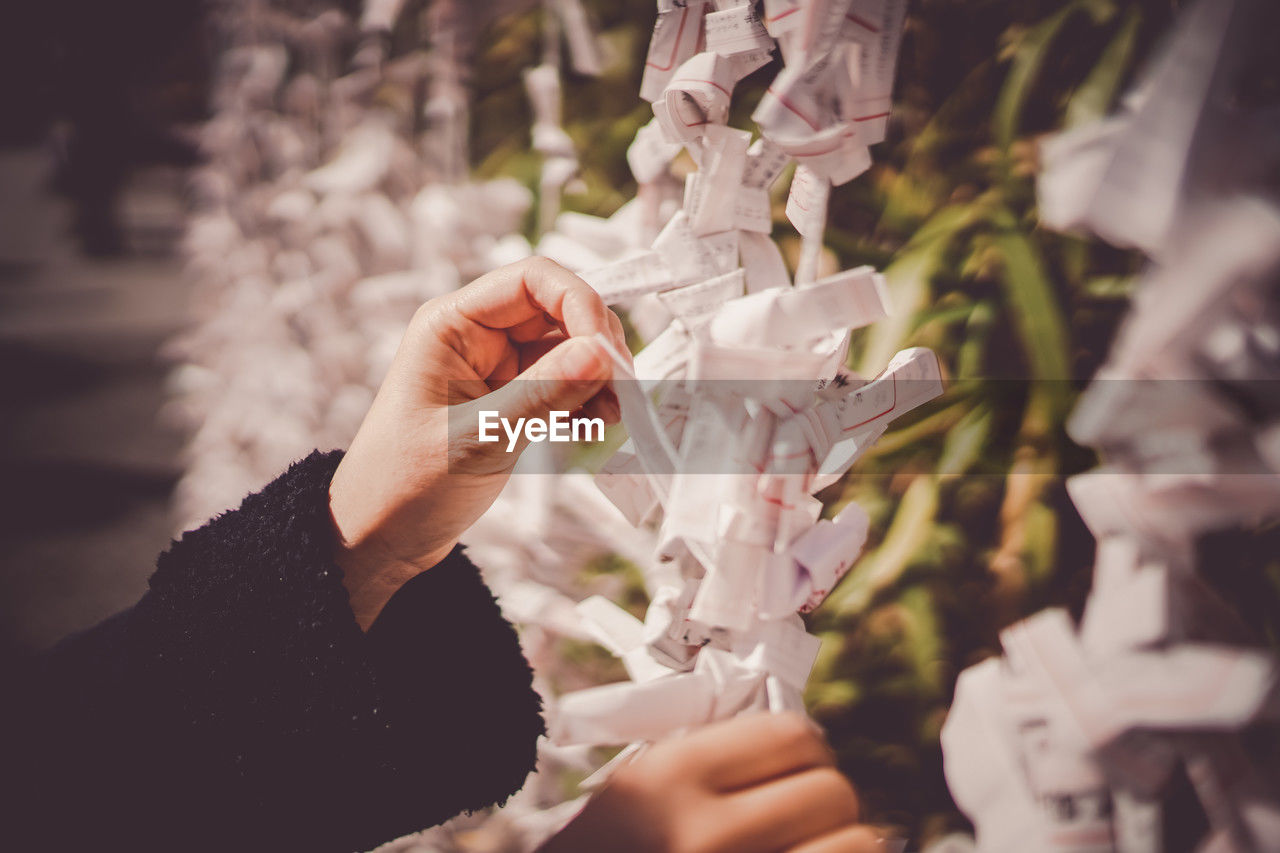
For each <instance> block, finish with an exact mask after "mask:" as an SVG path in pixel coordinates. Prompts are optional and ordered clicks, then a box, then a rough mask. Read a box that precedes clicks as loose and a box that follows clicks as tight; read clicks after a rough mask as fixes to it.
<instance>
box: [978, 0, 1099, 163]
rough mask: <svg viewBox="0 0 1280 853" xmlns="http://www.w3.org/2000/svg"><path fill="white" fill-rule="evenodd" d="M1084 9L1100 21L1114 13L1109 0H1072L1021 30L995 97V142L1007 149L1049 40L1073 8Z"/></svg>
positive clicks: (1014, 133) (1050, 41) (1062, 24)
mask: <svg viewBox="0 0 1280 853" xmlns="http://www.w3.org/2000/svg"><path fill="white" fill-rule="evenodd" d="M1082 11H1085V12H1088V13H1089V14H1090V16H1091V17H1092V18H1093V20H1094V21H1095V22H1097V23H1101V22H1102V21H1104V20H1106V19H1107V18H1108V17H1110V16H1111V15H1113V14H1114V13H1115V6H1114V4H1113V3H1112V2H1110V0H1075V1H1074V2H1072V3H1068V4H1067V5H1065V6H1063V7H1062V8H1061V9H1059V10H1058V11H1057V12H1054V13H1053V14H1052V15H1050V16H1049V17H1047V18H1045V19H1044V20H1043V21H1041V22H1040V23H1038V24H1036V25H1035V26H1033V27H1031V28H1030V29H1029V30H1027V31H1026V32H1025V33H1023V34H1022V36H1021V38H1020V39H1019V40H1018V43H1017V46H1016V47H1015V48H1014V52H1013V64H1012V66H1011V67H1010V68H1009V76H1008V77H1006V78H1005V83H1004V86H1002V87H1001V89H1000V96H999V99H998V100H997V101H996V109H995V115H994V116H993V117H992V121H991V127H992V130H993V131H994V133H995V139H996V144H997V145H999V146H1000V148H1002V149H1004V150H1008V148H1009V146H1010V145H1011V144H1013V140H1014V139H1015V138H1016V137H1017V135H1018V128H1019V126H1020V125H1021V124H1022V109H1023V107H1024V106H1026V103H1027V99H1028V98H1029V97H1030V96H1031V90H1032V89H1033V88H1034V87H1035V84H1036V80H1037V78H1038V77H1039V76H1040V69H1041V67H1042V66H1043V65H1044V62H1045V59H1047V58H1048V56H1049V48H1050V47H1051V46H1052V44H1053V40H1054V39H1055V38H1057V36H1058V34H1059V33H1061V32H1062V28H1063V26H1064V25H1065V24H1066V23H1067V21H1068V20H1069V19H1070V18H1071V16H1072V15H1074V14H1076V13H1077V12H1082Z"/></svg>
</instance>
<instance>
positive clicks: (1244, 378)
mask: <svg viewBox="0 0 1280 853" xmlns="http://www.w3.org/2000/svg"><path fill="white" fill-rule="evenodd" d="M1266 6H1267V4H1266V3H1265V2H1253V0H1202V2H1199V3H1197V4H1195V5H1193V6H1191V7H1189V8H1188V9H1187V10H1186V12H1185V13H1184V15H1183V18H1182V20H1181V21H1180V23H1179V26H1178V28H1177V30H1176V32H1175V33H1173V34H1172V37H1171V38H1170V40H1169V42H1168V43H1167V44H1166V45H1165V48H1164V50H1163V52H1162V53H1161V54H1160V56H1159V57H1158V59H1157V61H1156V62H1154V63H1153V64H1152V65H1151V67H1150V68H1149V70H1148V73H1147V74H1146V76H1145V78H1144V79H1143V80H1142V81H1140V82H1139V84H1138V86H1137V88H1136V90H1135V92H1134V93H1133V94H1132V95H1130V96H1129V97H1128V98H1127V99H1126V101H1125V105H1124V109H1123V110H1122V112H1121V113H1120V114H1119V115H1118V116H1116V117H1113V118H1107V119H1105V120H1103V121H1100V122H1098V123H1097V124H1095V125H1089V126H1086V127H1081V128H1079V129H1076V130H1072V131H1070V132H1068V133H1066V134H1064V135H1063V136H1061V137H1059V138H1057V139H1054V140H1051V141H1050V142H1049V143H1048V144H1047V145H1046V157H1045V162H1046V171H1045V173H1044V174H1043V175H1042V177H1041V182H1040V189H1041V201H1042V213H1043V215H1044V217H1045V219H1046V220H1047V221H1049V222H1051V223H1052V224H1054V225H1057V226H1060V227H1072V228H1080V229H1088V230H1091V231H1093V232H1095V233H1097V234H1099V235H1101V236H1103V237H1105V238H1107V239H1109V240H1112V241H1115V242H1118V243H1121V244H1123V245H1127V246H1137V247H1141V248H1142V249H1143V250H1144V251H1146V252H1147V253H1148V254H1150V255H1151V256H1152V258H1153V259H1154V263H1153V265H1152V266H1151V267H1150V269H1148V270H1147V271H1146V272H1145V273H1144V275H1143V276H1142V277H1141V279H1140V280H1139V282H1138V284H1137V290H1136V295H1135V298H1134V300H1133V308H1132V312H1131V314H1130V316H1129V317H1128V318H1127V321H1126V323H1125V325H1124V327H1123V328H1122V330H1121V333H1120V335H1119V337H1118V339H1117V341H1116V343H1115V344H1114V346H1113V349H1112V351H1111V354H1110V358H1109V360H1108V362H1107V364H1106V366H1105V367H1104V368H1103V369H1102V371H1101V372H1100V373H1099V375H1098V377H1097V378H1096V379H1095V381H1094V382H1093V384H1092V385H1091V386H1090V387H1089V388H1088V389H1087V391H1086V392H1085V394H1084V395H1083V397H1082V399H1081V401H1080V404H1079V406H1078V407H1077V409H1076V411H1075V412H1074V414H1073V416H1072V418H1071V420H1070V422H1069V425H1068V426H1069V432H1070V433H1071V435H1072V437H1073V438H1074V439H1075V440H1076V441H1078V442H1080V443H1081V444H1085V445H1091V446H1093V447H1095V448H1097V449H1098V450H1099V451H1100V452H1101V453H1102V455H1103V456H1104V458H1105V459H1106V460H1107V462H1106V465H1105V466H1103V467H1101V468H1098V469H1096V470H1094V471H1091V472H1089V473H1086V474H1084V475H1081V476H1078V477H1075V478H1072V480H1070V481H1069V482H1068V487H1069V491H1070V494H1071V497H1072V499H1073V501H1074V502H1075V504H1076V506H1077V507H1078V509H1079V511H1080V514H1081V516H1082V517H1083V519H1084V521H1085V523H1086V524H1087V525H1088V527H1089V529H1090V531H1091V532H1092V533H1093V534H1094V536H1095V537H1096V539H1097V555H1096V561H1095V565H1094V575H1093V587H1092V590H1091V592H1090V595H1089V599H1088V603H1087V606H1086V609H1085V612H1084V617H1083V620H1082V621H1081V623H1080V624H1079V625H1078V626H1076V625H1074V624H1073V623H1072V621H1071V619H1070V618H1069V617H1068V616H1067V615H1066V614H1065V613H1064V612H1062V611H1058V610H1050V611H1045V612H1042V613H1040V614H1038V615H1036V616H1034V617H1032V618H1031V619H1028V620H1026V621H1024V622H1021V623H1019V624H1016V625H1014V626H1012V627H1010V628H1009V629H1007V630H1006V631H1005V632H1004V633H1003V634H1002V636H1001V641H1002V645H1003V649H1004V657H1003V658H1000V659H991V660H988V661H985V662H984V663H981V664H979V665H977V666H975V667H972V668H970V669H968V670H966V671H965V672H964V673H962V674H961V676H960V679H959V682H958V683H957V685H956V694H955V700H954V703H953V705H952V708H951V712H950V715H949V717H948V719H947V723H946V726H945V727H944V729H943V733H942V746H943V751H944V755H945V767H946V775H947V781H948V784H949V785H950V788H951V792H952V794H953V796H954V797H955V800H956V803H957V804H958V805H959V806H960V807H961V808H962V809H963V810H964V811H965V812H966V813H967V814H968V815H969V817H970V818H971V819H972V820H973V822H974V824H975V827H976V829H977V842H978V846H979V848H980V849H982V850H991V851H1021V850H1031V849H1034V850H1064V851H1065V850H1071V851H1086V850H1087V851H1093V850H1097V851H1111V850H1119V851H1125V853H1132V851H1157V850H1162V849H1166V848H1167V847H1174V846H1176V847H1177V848H1179V849H1192V847H1194V849H1197V850H1205V851H1209V850H1212V851H1246V850H1249V851H1254V850H1280V770H1278V769H1277V768H1276V767H1274V766H1270V765H1268V764H1265V763H1261V762H1259V761H1258V760H1257V758H1255V757H1254V756H1252V755H1250V751H1249V748H1248V747H1247V745H1246V743H1247V742H1246V740H1245V737H1244V734H1245V732H1246V730H1247V729H1248V728H1249V727H1250V726H1252V725H1255V724H1259V723H1265V724H1272V725H1274V723H1275V722H1276V721H1277V719H1278V718H1280V661H1278V660H1277V658H1276V656H1275V655H1274V653H1272V652H1271V651H1270V649H1269V648H1268V647H1267V645H1266V643H1265V642H1264V640H1263V638H1260V637H1256V636H1253V635H1252V633H1251V631H1250V630H1249V629H1248V628H1247V627H1246V625H1245V623H1244V622H1243V621H1242V620H1241V619H1240V617H1239V616H1238V615H1237V614H1236V613H1235V612H1234V611H1233V610H1232V609H1231V607H1229V606H1228V604H1227V603H1226V602H1225V601H1223V600H1222V599H1221V598H1220V597H1219V596H1218V595H1217V594H1215V592H1214V591H1213V589H1212V584H1211V582H1210V581H1211V579H1212V577H1213V575H1214V574H1215V572H1217V571H1221V570H1222V567H1221V566H1216V565H1196V559H1195V554H1196V551H1195V545H1196V541H1197V539H1198V538H1199V537H1200V536H1201V535H1202V534H1205V533H1209V532H1212V531H1215V530H1221V529H1226V528H1233V527H1236V526H1242V525H1245V526H1247V525H1250V524H1253V523H1256V522H1257V521H1260V520H1263V519H1272V518H1275V517H1276V516H1277V515H1278V514H1280V457H1277V455H1276V454H1275V448H1276V443H1275V437H1276V435H1277V434H1278V427H1280V409H1277V407H1276V401H1275V400H1274V399H1273V397H1272V392H1271V390H1270V387H1269V386H1270V384H1271V383H1273V382H1274V380H1276V379H1278V378H1280V318H1278V317H1277V314H1276V311H1275V295H1276V294H1275V286H1276V283H1277V281H1278V280H1280V278H1278V276H1280V207H1277V205H1276V203H1275V200H1274V199H1273V198H1271V199H1269V198H1263V197H1254V192H1255V191H1256V190H1257V189H1258V187H1256V186H1255V185H1254V184H1252V183H1250V182H1249V181H1248V180H1245V179H1244V177H1247V176H1249V175H1260V174H1263V173H1266V174H1274V170H1275V169H1276V167H1277V165H1278V164H1280V158H1278V157H1277V154H1278V153H1280V152H1278V150H1277V148H1276V134H1275V127H1276V113H1275V108H1274V106H1272V105H1267V104H1265V103H1263V104H1257V103H1254V104H1250V103H1248V102H1247V101H1244V100H1242V98H1241V92H1242V91H1243V90H1244V89H1247V87H1248V85H1249V82H1248V79H1247V75H1248V74H1254V73H1262V72H1261V71H1259V70H1258V69H1261V68H1262V67H1263V66H1264V65H1265V63H1263V62H1262V60H1261V53H1260V51H1263V50H1271V49H1272V48H1271V47H1268V46H1267V44H1268V42H1267V41H1266V39H1262V38H1260V37H1259V32H1260V30H1263V29H1265V26H1264V22H1265V20H1266V15H1265V12H1266ZM1250 69H1253V70H1252V71H1251V70H1250ZM1242 75H1244V76H1242ZM1268 111H1269V112H1268ZM1268 122H1269V127H1270V130H1269V131H1267V132H1265V133H1264V132H1263V127H1264V126H1266V125H1268ZM1228 129H1230V130H1231V131H1232V142H1233V144H1231V145H1224V144H1223V133H1224V132H1225V131H1226V130H1228ZM1268 134H1269V136H1268ZM1242 176H1244V177H1242ZM1180 780H1181V781H1183V782H1185V784H1189V786H1190V788H1191V790H1192V791H1193V792H1194V796H1195V798H1196V799H1197V800H1198V802H1199V807H1200V809H1201V810H1202V811H1203V818H1204V823H1205V824H1206V825H1207V826H1208V830H1207V834H1206V836H1205V837H1204V838H1202V839H1189V838H1172V837H1170V838H1166V837H1164V836H1163V828H1164V827H1165V826H1167V825H1168V822H1167V821H1166V820H1165V818H1166V815H1165V810H1166V809H1169V808H1174V809H1188V808H1194V807H1195V804H1194V803H1187V802H1177V803H1172V802H1168V801H1167V800H1166V797H1167V796H1168V792H1170V791H1171V790H1176V789H1178V788H1179V787H1180V785H1179V784H1178V783H1179V781H1180ZM1183 823H1184V825H1187V824H1188V823H1190V824H1194V821H1191V822H1186V821H1184V822H1183Z"/></svg>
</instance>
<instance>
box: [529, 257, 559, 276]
mask: <svg viewBox="0 0 1280 853" xmlns="http://www.w3.org/2000/svg"><path fill="white" fill-rule="evenodd" d="M517 263H519V264H520V269H521V270H522V271H523V272H524V273H525V274H526V275H534V276H549V275H553V274H554V273H555V272H556V271H557V270H563V269H564V267H562V266H560V265H559V264H557V263H556V262H555V261H553V260H551V259H550V258H547V257H544V256H542V255H530V256H529V257H527V258H525V259H524V260H522V261H517Z"/></svg>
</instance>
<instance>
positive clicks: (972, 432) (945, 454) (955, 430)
mask: <svg viewBox="0 0 1280 853" xmlns="http://www.w3.org/2000/svg"><path fill="white" fill-rule="evenodd" d="M990 434H991V409H990V408H988V407H987V406H977V407H975V408H974V409H972V410H971V411H969V412H968V413H967V414H966V415H965V416H964V417H963V418H961V419H960V422H959V423H957V424H956V425H955V426H954V427H952V428H951V431H950V432H948V433H947V440H946V442H945V443H943V445H942V458H941V459H939V460H938V476H940V477H953V476H956V475H959V474H963V473H964V472H965V471H968V470H969V469H970V468H971V467H972V466H973V464H974V463H975V462H977V461H978V459H979V458H980V457H981V455H982V448H983V447H984V446H986V443H987V438H988V436H990Z"/></svg>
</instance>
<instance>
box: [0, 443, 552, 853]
mask: <svg viewBox="0 0 1280 853" xmlns="http://www.w3.org/2000/svg"><path fill="white" fill-rule="evenodd" d="M340 458H341V454H339V453H330V454H320V453H313V454H312V455H311V456H309V457H308V458H307V459H305V460H303V461H301V462H299V463H296V464H295V465H294V466H292V467H291V468H290V469H289V470H288V471H287V472H286V473H285V474H283V475H282V476H281V477H279V478H278V479H277V480H275V481H274V482H272V483H271V484H270V485H268V486H267V487H266V488H265V489H263V490H262V491H261V492H259V493H257V494H254V495H250V496H249V497H248V498H246V499H245V501H244V503H243V504H242V505H241V506H240V508H239V509H238V510H235V511H232V512H228V513H225V514H223V515H221V516H219V517H218V518H216V519H214V520H213V521H211V522H209V523H208V524H207V525H206V526H204V527H202V528H200V529H199V530H196V531H193V532H191V533H188V534H186V535H185V536H183V538H182V539H181V540H180V541H178V542H176V543H174V545H173V546H172V547H171V548H170V549H169V550H168V551H166V552H165V553H164V554H162V555H161V556H160V559H159V562H158V564H157V565H158V570H157V571H156V573H155V575H154V576H153V577H152V578H151V582H150V590H149V591H148V592H147V594H146V595H145V596H144V597H143V598H142V600H141V601H140V602H139V603H138V604H137V605H136V606H135V607H134V608H132V609H131V610H129V611H126V612H124V613H121V614H119V615H117V616H115V617H113V618H112V619H110V620H108V621H107V622H105V623H103V624H102V625H100V626H98V627H96V628H94V629H92V630H90V631H87V632H85V633H83V634H80V635H77V636H75V637H72V638H70V639H68V640H66V641H64V642H63V643H62V644H61V645H59V646H58V647H57V648H56V649H54V650H53V651H52V652H50V653H48V654H47V655H45V656H44V657H43V658H41V659H40V660H37V661H33V662H29V665H27V666H26V667H24V668H23V669H22V670H21V671H20V672H18V673H16V674H12V675H10V676H9V677H8V678H7V679H6V680H7V681H8V685H9V686H10V687H11V688H15V689H14V690H13V691H12V692H10V694H9V695H10V696H11V697H13V698H12V700H7V701H6V703H5V716H6V717H7V718H8V719H7V720H6V721H5V723H6V730H5V732H4V735H3V737H4V739H5V740H6V741H7V742H8V749H7V751H8V752H9V753H10V755H9V756H8V759H9V760H8V761H6V762H4V763H5V765H6V767H7V769H0V774H3V777H4V781H5V782H6V787H8V786H9V785H15V786H17V787H16V788H14V789H13V790H19V791H20V793H19V794H18V796H11V797H8V798H7V805H8V806H9V807H11V808H12V809H13V811H14V820H12V821H6V823H7V824H8V827H7V828H0V833H3V834H5V835H9V836H10V838H11V839H12V838H13V834H12V833H10V829H11V828H12V827H15V826H17V827H18V828H19V833H18V834H19V836H23V835H25V836H28V837H26V838H24V839H23V843H22V845H20V846H15V847H13V848H11V849H22V850H41V849H58V850H62V849H76V850H80V849H101V850H130V851H146V850H184V851H189V850H220V851H222V850H228V851H229V850H237V851H245V850H272V851H288V850H299V851H303V850H305V851H327V850H333V851H348V850H358V849H367V848H370V847H373V846H376V845H377V844H379V843H381V842H384V841H388V840H390V839H392V838H395V837H397V836H399V835H402V834H405V833H407V832H412V831H414V830H418V829H422V828H424V827H427V826H431V825H433V824H435V823H438V822H440V821H442V820H445V819H447V818H449V817H451V816H453V815H454V814H457V813H458V812H460V811H463V810H473V809H479V808H484V807H486V806H488V805H490V804H493V803H495V802H501V801H503V800H505V799H506V798H507V797H508V796H509V795H510V794H511V793H513V792H514V791H516V790H517V789H519V788H520V786H521V785H522V784H523V782H524V779H525V776H526V775H527V774H528V772H529V771H530V770H531V769H532V768H533V764H534V756H535V742H536V740H537V737H538V736H539V735H540V734H541V733H542V732H543V723H542V718H541V716H540V708H541V703H540V700H539V699H538V696H537V694H536V693H535V692H534V691H533V689H532V673H531V672H530V670H529V667H528V664H527V663H526V661H525V659H524V657H523V655H522V654H521V651H520V646H519V642H518V640H517V638H516V634H515V631H514V630H513V629H512V627H511V626H510V625H509V624H508V623H507V622H505V621H504V620H503V618H502V616H501V614H500V612H499V610H498V607H497V604H496V603H495V601H494V600H493V596H492V595H491V594H490V592H489V590H488V589H487V587H485V585H484V584H483V582H482V581H481V579H480V576H479V574H478V572H477V571H476V568H475V567H474V566H473V565H472V564H471V563H470V561H469V560H468V559H467V558H466V556H465V555H464V554H463V553H462V550H461V549H455V550H454V552H453V553H452V554H450V555H449V557H447V558H446V559H445V560H444V561H443V562H442V563H440V565H438V566H436V567H434V568H432V569H431V570H430V571H428V572H426V573H424V574H422V575H420V576H419V577H417V578H415V579H414V580H413V581H411V582H410V583H409V584H407V585H406V586H405V587H404V588H403V589H401V590H400V592H399V593H397V594H396V596H395V597H394V598H393V599H392V600H391V602H390V603H389V604H388V605H387V607H386V608H385V610H384V611H383V613H382V614H381V615H380V616H379V618H378V620H377V621H376V622H375V624H374V625H373V627H372V628H371V629H370V631H369V633H368V634H365V633H363V632H361V630H360V628H359V627H358V626H357V624H356V622H355V619H354V617H353V615H352V612H351V608H350V605H349V604H348V601H347V595H346V591H345V588H344V587H343V586H342V582H341V572H340V570H339V569H338V568H337V566H336V565H335V564H334V562H333V556H332V554H333V538H332V536H333V534H332V525H331V523H330V519H329V514H328V486H329V481H330V479H331V478H332V476H333V471H334V469H335V468H336V467H337V463H338V461H339V459H340ZM7 692H8V691H7Z"/></svg>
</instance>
